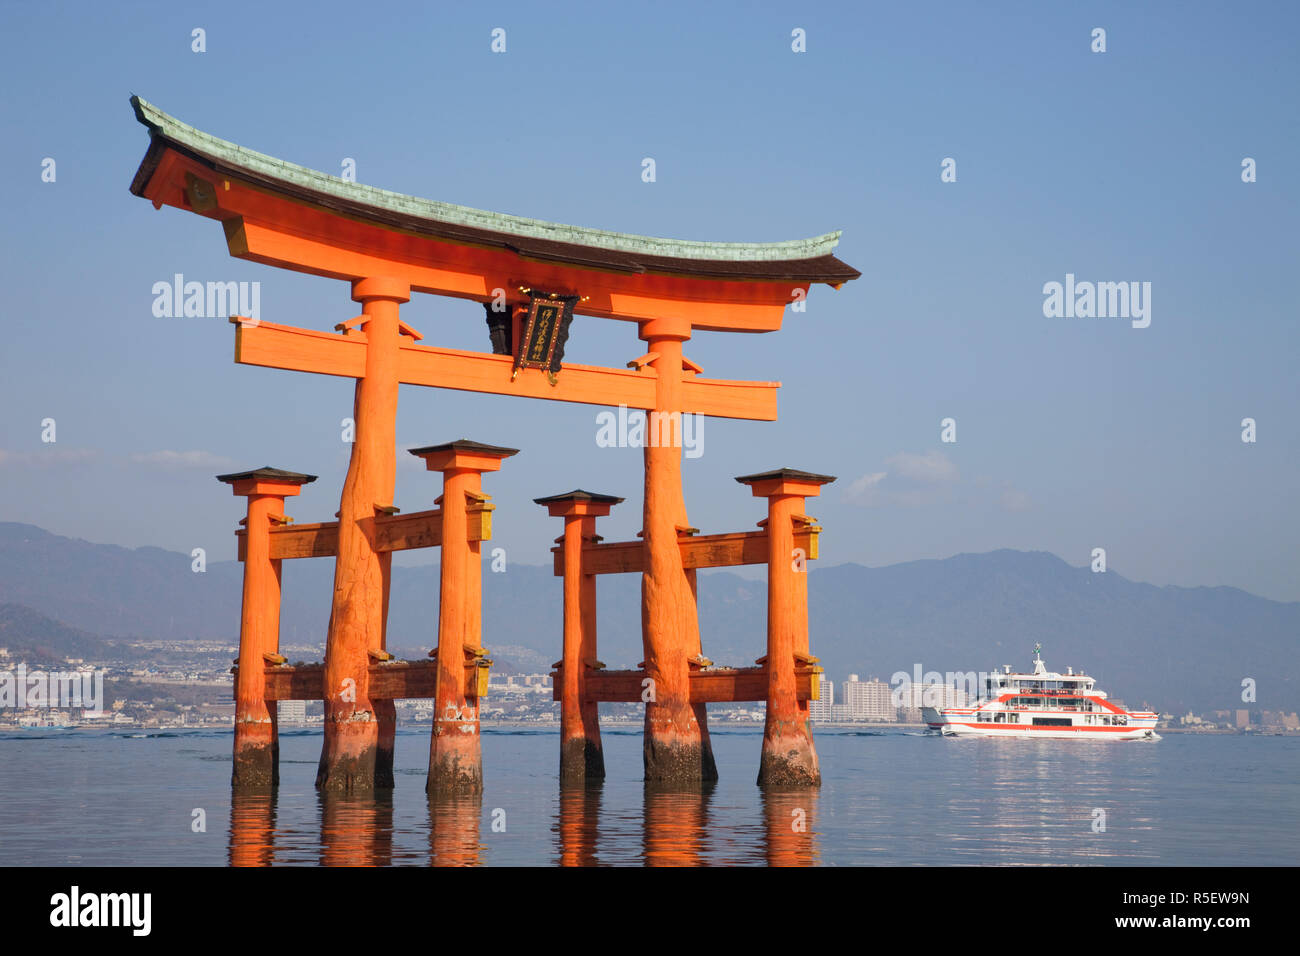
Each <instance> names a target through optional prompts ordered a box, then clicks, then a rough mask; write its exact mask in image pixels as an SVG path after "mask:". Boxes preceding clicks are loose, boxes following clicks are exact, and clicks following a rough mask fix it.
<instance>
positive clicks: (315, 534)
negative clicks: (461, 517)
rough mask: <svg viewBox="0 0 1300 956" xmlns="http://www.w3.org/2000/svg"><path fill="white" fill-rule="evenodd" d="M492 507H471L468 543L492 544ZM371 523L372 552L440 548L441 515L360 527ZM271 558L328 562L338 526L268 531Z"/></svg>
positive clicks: (391, 518) (379, 519) (243, 545)
mask: <svg viewBox="0 0 1300 956" xmlns="http://www.w3.org/2000/svg"><path fill="white" fill-rule="evenodd" d="M493 507H494V506H493V505H490V504H486V503H483V504H478V505H470V506H469V507H468V508H467V509H466V512H467V514H468V517H469V540H471V541H490V540H492V511H493ZM368 523H373V525H374V530H373V534H374V542H375V550H376V551H379V552H384V551H410V550H412V549H414V548H436V547H439V546H440V545H441V544H442V511H441V510H439V509H434V510H433V511H413V512H411V513H410V514H407V515H403V514H396V515H377V516H375V517H374V518H367V519H364V520H363V521H362V524H368ZM246 535H247V532H246V531H245V530H244V529H243V528H241V529H239V530H238V531H236V532H235V536H236V538H237V539H238V541H239V560H240V561H243V560H245V557H246V555H247V550H248V548H247V539H246ZM270 537H271V558H272V559H273V560H279V559H284V558H329V557H333V556H334V555H335V554H336V553H338V546H339V523H338V522H337V521H322V522H319V523H317V524H293V525H280V526H279V527H276V528H272V529H271V534H270Z"/></svg>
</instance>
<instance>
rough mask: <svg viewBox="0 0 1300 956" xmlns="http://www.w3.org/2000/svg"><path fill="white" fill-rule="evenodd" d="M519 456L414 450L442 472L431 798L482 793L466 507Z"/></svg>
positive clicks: (477, 651)
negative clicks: (471, 682) (485, 478)
mask: <svg viewBox="0 0 1300 956" xmlns="http://www.w3.org/2000/svg"><path fill="white" fill-rule="evenodd" d="M517 453H518V449H515V448H498V447H496V446H494V445H483V444H480V443H479V442H473V441H468V440H466V439H461V440H460V441H454V442H449V443H448V444H445V445H431V446H429V447H427V448H413V449H411V454H412V455H415V456H416V457H419V458H423V459H424V463H425V467H426V468H427V469H428V470H429V471H441V472H442V489H443V490H442V568H441V580H440V583H439V596H438V647H437V649H436V650H435V651H434V652H433V654H432V656H434V657H436V658H437V662H438V670H437V680H436V685H435V689H434V700H433V733H432V736H431V738H430V740H429V776H428V780H427V782H426V783H425V791H426V792H428V793H432V794H467V793H468V794H473V793H481V792H482V790H483V750H482V745H481V743H480V740H479V716H478V696H479V695H478V689H477V688H476V687H470V686H467V682H466V677H465V665H466V663H467V662H470V661H476V660H482V659H483V658H484V654H485V652H484V650H483V647H482V639H483V635H482V613H483V611H482V598H481V595H482V574H483V568H482V565H481V563H480V562H479V560H478V552H477V550H476V549H474V548H472V547H471V543H470V540H469V516H468V512H467V504H468V502H469V501H474V502H475V503H481V502H483V501H484V499H485V496H484V495H483V493H482V491H481V490H480V489H481V487H482V474H483V472H485V471H499V470H500V468H501V462H502V461H503V460H504V459H506V458H509V457H510V456H511V455H515V454H517Z"/></svg>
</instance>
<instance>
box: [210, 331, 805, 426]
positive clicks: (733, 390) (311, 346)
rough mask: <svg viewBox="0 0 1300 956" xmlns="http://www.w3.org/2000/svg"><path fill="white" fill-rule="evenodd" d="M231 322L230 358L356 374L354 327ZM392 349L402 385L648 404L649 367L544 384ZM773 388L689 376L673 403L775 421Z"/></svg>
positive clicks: (489, 362)
mask: <svg viewBox="0 0 1300 956" xmlns="http://www.w3.org/2000/svg"><path fill="white" fill-rule="evenodd" d="M236 318H238V317H236ZM232 321H233V324H234V325H235V361H236V362H239V363H241V364H244V365H259V366H263V367H266V368H278V369H285V370H288V371H297V372H316V373H319V374H321V375H338V376H343V377H347V378H358V377H360V376H361V375H362V374H364V368H365V356H366V341H365V337H364V336H363V335H361V334H359V333H353V334H348V335H339V334H337V333H334V332H320V331H316V330H313V329H300V328H295V327H293V326H286V325H276V324H274V323H271V322H260V321H259V322H257V323H256V324H253V322H252V321H251V320H247V319H245V320H242V321H235V320H232ZM399 348H400V351H399V360H398V379H399V381H401V382H402V383H403V384H407V385H425V386H431V387H436V388H451V389H457V390H461V391H470V392H487V393H491V394H496V395H515V396H518V397H521V398H542V399H548V400H550V401H557V402H577V403H581V404H589V405H608V406H618V405H626V406H627V407H628V408H654V407H655V396H656V385H655V375H654V373H653V370H650V371H644V370H643V371H630V370H628V369H621V368H603V367H601V366H597V365H578V364H573V363H565V365H564V370H563V372H562V373H561V374H560V376H559V378H558V379H557V380H556V384H555V385H551V384H550V382H549V381H548V379H547V377H546V374H545V373H544V372H543V371H541V370H539V369H530V368H526V369H522V370H521V371H520V372H519V375H518V377H517V378H514V379H513V380H512V378H511V376H512V374H513V369H514V359H513V358H512V357H511V356H509V355H492V354H490V353H487V352H470V351H465V350H461V349H446V348H438V347H436V346H430V345H417V344H416V343H414V342H413V341H411V340H410V339H409V338H403V339H402V341H401V343H400V346H399ZM779 388H780V383H779V382H745V381H732V380H727V379H707V378H698V377H692V378H691V379H690V380H688V381H685V382H682V383H681V393H680V397H679V399H678V400H679V402H680V407H679V408H678V410H679V411H684V412H695V413H698V414H701V415H714V416H717V417H720V418H739V419H749V420H756V421H775V420H776V395H777V390H778V389H779Z"/></svg>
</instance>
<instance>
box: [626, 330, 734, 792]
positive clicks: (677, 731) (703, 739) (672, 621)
mask: <svg viewBox="0 0 1300 956" xmlns="http://www.w3.org/2000/svg"><path fill="white" fill-rule="evenodd" d="M639 334H640V337H641V338H642V339H644V340H645V341H646V342H647V343H648V344H649V347H650V354H651V355H653V356H654V358H653V359H652V360H651V361H650V362H649V364H650V366H651V367H652V368H653V369H654V370H655V407H654V409H652V410H651V411H650V412H649V413H648V421H647V427H646V446H645V504H644V517H643V520H644V525H643V529H644V530H643V533H644V537H645V552H646V561H645V571H644V572H643V573H642V575H641V637H642V643H643V645H644V650H645V670H646V676H647V677H648V678H649V679H650V680H651V681H652V684H651V686H650V687H649V688H648V690H650V691H651V692H652V693H653V697H652V698H651V699H650V700H648V701H647V702H646V711H645V740H644V748H643V749H644V758H645V779H646V782H647V783H652V784H674V785H675V784H687V785H692V784H697V783H700V782H704V781H709V780H716V779H717V770H716V768H715V766H714V762H713V752H712V747H711V746H710V742H709V738H708V730H707V724H706V722H707V716H706V712H705V710H704V709H703V707H700V708H696V707H694V706H692V704H691V688H690V661H691V659H692V658H694V657H698V656H699V654H700V625H699V619H698V616H697V613H696V607H695V594H694V592H693V590H692V588H691V581H690V578H689V577H688V576H687V573H686V569H685V568H684V567H683V565H682V554H681V548H680V546H679V544H678V534H679V531H683V530H685V529H686V526H687V524H688V522H687V518H686V502H685V499H684V498H683V496H682V442H681V438H682V433H681V409H682V407H683V405H684V404H685V403H684V402H683V397H682V342H684V341H685V340H686V339H689V338H690V337H691V326H690V323H689V322H687V321H685V320H673V319H652V320H650V321H648V322H642V323H641V326H640V333H639Z"/></svg>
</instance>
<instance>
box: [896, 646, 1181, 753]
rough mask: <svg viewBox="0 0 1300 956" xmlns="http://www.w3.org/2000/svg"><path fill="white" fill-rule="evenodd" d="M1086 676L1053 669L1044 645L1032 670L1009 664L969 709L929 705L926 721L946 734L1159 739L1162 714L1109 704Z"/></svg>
mask: <svg viewBox="0 0 1300 956" xmlns="http://www.w3.org/2000/svg"><path fill="white" fill-rule="evenodd" d="M1095 685H1096V681H1094V680H1093V679H1092V678H1091V677H1089V676H1087V675H1086V674H1076V673H1074V668H1067V670H1066V672H1065V673H1064V674H1058V673H1057V672H1056V671H1049V670H1048V669H1047V666H1046V665H1045V664H1044V663H1043V658H1042V645H1041V644H1039V645H1038V646H1036V647H1035V648H1034V672H1033V673H1032V674H1013V673H1011V668H1010V666H1005V667H1003V672H1002V673H1001V674H993V675H991V676H989V677H987V678H986V679H985V681H984V688H983V692H982V694H981V696H980V698H979V699H978V700H977V701H976V702H975V703H974V704H973V705H972V706H970V707H925V708H922V712H921V713H922V719H924V720H925V722H926V724H928V725H929V727H930V729H931V730H937V731H939V732H940V733H942V734H944V735H946V736H965V735H970V736H977V737H1073V738H1077V737H1091V738H1100V739H1104V740H1139V739H1143V738H1146V739H1152V740H1159V739H1160V738H1159V736H1158V735H1157V734H1156V732H1155V726H1156V720H1157V719H1158V718H1159V716H1160V715H1159V714H1155V713H1152V712H1150V711H1130V710H1127V709H1126V708H1125V707H1124V706H1123V705H1121V704H1118V703H1114V702H1112V701H1110V700H1109V699H1108V698H1107V696H1106V692H1105V691H1102V690H1098V689H1097V688H1096V686H1095Z"/></svg>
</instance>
